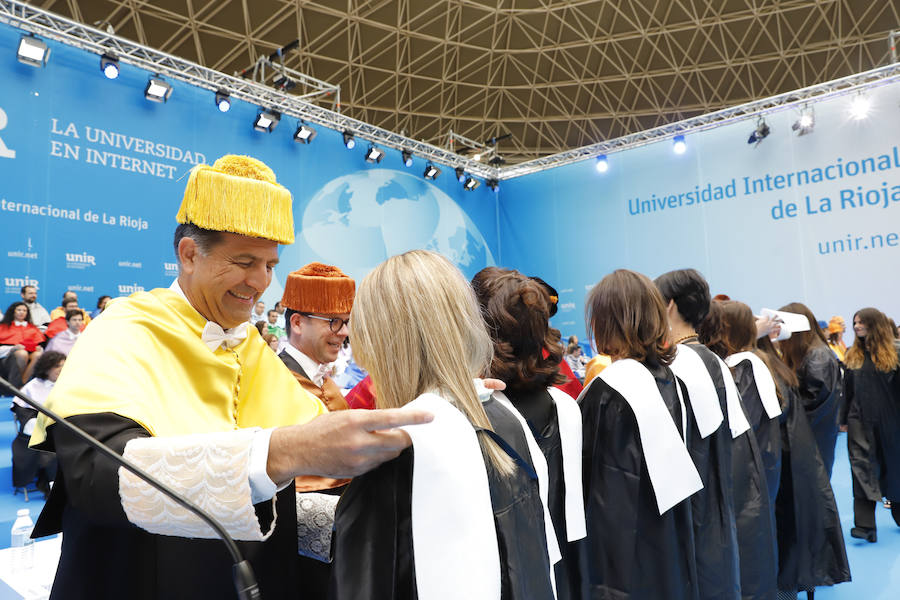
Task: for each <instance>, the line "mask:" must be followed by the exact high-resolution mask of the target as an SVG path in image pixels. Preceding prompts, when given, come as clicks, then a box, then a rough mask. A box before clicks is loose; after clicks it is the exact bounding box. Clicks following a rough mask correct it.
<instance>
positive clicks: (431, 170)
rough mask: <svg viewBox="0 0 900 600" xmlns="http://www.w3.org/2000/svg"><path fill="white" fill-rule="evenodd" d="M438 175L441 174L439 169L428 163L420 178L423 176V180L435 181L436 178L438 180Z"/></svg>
mask: <svg viewBox="0 0 900 600" xmlns="http://www.w3.org/2000/svg"><path fill="white" fill-rule="evenodd" d="M440 174H441V170H440V169H438V168H437V167H436V166H434V165H433V164H431V163H428V164H427V165H425V172H424V173H422V176H423V177H424V178H425V179H437V178H438V175H440Z"/></svg>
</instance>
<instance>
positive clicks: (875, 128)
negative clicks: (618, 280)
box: [500, 84, 900, 343]
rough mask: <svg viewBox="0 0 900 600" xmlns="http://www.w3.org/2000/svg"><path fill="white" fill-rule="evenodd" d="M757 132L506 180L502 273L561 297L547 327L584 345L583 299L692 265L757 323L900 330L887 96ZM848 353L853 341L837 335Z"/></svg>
mask: <svg viewBox="0 0 900 600" xmlns="http://www.w3.org/2000/svg"><path fill="white" fill-rule="evenodd" d="M861 97H862V98H863V99H864V100H866V101H868V102H869V104H870V111H869V113H868V116H866V117H865V118H860V119H857V118H854V116H853V113H852V107H853V106H854V105H855V104H856V103H858V102H860V96H859V95H853V96H845V97H842V98H835V99H832V100H828V101H824V102H820V103H817V104H815V105H814V106H811V107H810V108H811V109H813V110H814V111H815V125H814V128H813V129H812V131H810V132H809V133H806V134H804V135H802V136H801V135H797V132H796V131H795V130H794V129H793V128H792V126H793V125H794V123H795V122H796V121H797V120H798V118H799V116H800V114H799V109H797V110H794V109H791V110H785V111H782V112H779V113H776V114H773V115H770V116H767V117H766V119H765V120H766V122H767V124H768V125H769V127H770V130H771V133H770V135H769V136H768V137H766V138H765V139H763V140H762V141H761V143H759V144H758V145H757V144H748V138H749V136H750V134H751V133H752V132H753V131H754V130H755V129H756V126H757V122H756V120H755V119H752V120H747V121H742V122H739V123H735V124H730V125H727V126H723V127H719V128H717V129H713V130H710V131H706V132H703V133H697V134H694V135H690V136H688V137H687V140H686V141H687V145H688V149H687V151H686V152H685V153H684V154H681V155H677V154H675V153H673V151H672V141H671V140H667V141H662V142H658V143H655V144H652V145H648V146H645V147H641V148H636V149H633V150H628V151H624V152H620V153H616V154H612V155H610V156H609V170H608V171H607V172H606V173H598V172H597V171H596V169H595V161H593V160H590V161H584V162H581V163H577V164H573V165H568V166H565V167H560V168H557V169H553V170H549V171H544V172H542V173H537V174H534V175H531V176H527V177H523V178H519V179H515V180H512V181H507V182H504V187H503V191H504V198H510V197H513V198H515V202H503V203H502V204H501V207H500V231H501V247H502V249H503V253H502V256H501V260H502V262H503V263H504V264H506V265H510V266H513V267H515V268H518V269H521V270H522V271H524V272H526V273H529V274H532V275H541V276H542V277H544V278H545V279H546V280H547V281H549V282H550V283H552V284H553V285H555V286H556V287H557V288H558V289H559V291H560V312H559V314H558V315H557V316H556V317H555V318H554V324H555V325H556V326H557V327H558V328H559V329H560V330H561V331H562V332H563V334H564V335H566V336H567V335H570V334H575V335H578V336H579V337H582V336H584V335H585V333H586V331H585V324H584V299H585V296H586V294H587V292H588V291H589V290H590V289H591V288H592V287H593V286H594V284H596V283H597V282H598V281H599V280H600V279H601V278H603V276H604V275H606V274H607V273H609V272H611V271H613V270H614V269H618V268H627V269H633V270H636V271H640V272H642V273H644V274H646V275H648V276H649V277H651V278H653V277H656V276H658V275H660V274H662V273H664V272H666V271H669V270H671V269H679V268H687V267H693V268H696V269H698V270H699V271H700V272H702V273H703V274H704V275H705V276H706V278H707V279H708V280H709V282H710V287H711V288H712V293H713V294H717V293H724V294H727V295H729V296H731V297H732V298H734V299H737V300H741V301H744V302H746V303H747V304H749V305H750V306H751V308H753V310H754V311H759V310H760V309H761V308H763V307H767V308H778V307H780V306H782V305H784V304H787V303H788V302H793V301H800V302H804V303H805V304H807V305H808V306H809V307H810V308H811V309H812V311H813V313H814V314H815V315H816V316H817V318H818V319H820V320H826V321H827V320H828V319H829V318H830V317H831V316H832V315H842V316H843V317H844V318H845V319H846V320H847V322H848V324H849V323H850V319H851V317H852V315H853V313H854V312H856V311H857V310H859V309H860V308H863V307H866V306H875V307H876V308H879V309H880V310H882V311H884V312H885V313H886V314H887V315H888V316H889V317H893V318H894V319H895V320H898V318H900V281H898V279H897V277H896V276H894V270H895V268H894V266H895V265H896V264H897V262H898V259H900V151H898V146H900V110H898V100H900V85H898V84H893V85H886V86H884V87H880V88H877V89H873V90H869V91H867V92H865V93H864V94H863V95H862V96H861ZM846 341H847V342H848V343H850V342H851V341H852V332H849V331H848V332H847V334H846Z"/></svg>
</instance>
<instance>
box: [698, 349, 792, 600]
mask: <svg viewBox="0 0 900 600" xmlns="http://www.w3.org/2000/svg"><path fill="white" fill-rule="evenodd" d="M701 356H703V355H701ZM704 363H706V365H707V368H710V365H709V363H707V362H706V357H704ZM710 374H711V375H712V376H713V382H714V383H715V385H716V390H719V389H720V387H721V388H723V389H724V386H725V381H724V379H723V377H722V371H721V368H719V367H718V365H716V368H714V369H711V370H710ZM741 410H743V411H744V415H745V416H746V414H747V410H746V409H745V408H744V404H743V400H741ZM748 420H749V419H748ZM731 469H732V471H731V473H732V482H733V485H734V487H733V493H734V516H735V524H736V526H737V538H738V554H739V557H740V578H741V580H740V581H741V598H742V599H743V600H774V599H775V598H776V596H777V593H778V590H777V586H776V579H777V575H778V556H777V555H778V547H777V541H776V538H775V507H774V506H773V504H772V502H771V501H770V500H769V488H768V486H767V484H766V477H765V471H766V470H765V466H764V465H763V461H762V457H761V456H760V452H759V445H758V444H757V441H756V435H755V434H754V433H753V430H752V429H750V430H748V431H746V432H744V433H742V434H741V435H739V436H738V437H736V438H734V439H733V440H732V447H731Z"/></svg>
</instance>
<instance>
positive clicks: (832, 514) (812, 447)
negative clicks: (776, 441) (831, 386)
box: [775, 380, 850, 591]
mask: <svg viewBox="0 0 900 600" xmlns="http://www.w3.org/2000/svg"><path fill="white" fill-rule="evenodd" d="M777 384H778V388H779V393H780V395H781V397H782V410H783V413H782V414H783V416H784V418H783V419H782V420H781V435H782V467H781V485H780V487H779V489H778V497H777V499H776V501H775V522H776V529H777V532H778V588H779V589H781V590H785V591H802V590H807V589H811V588H813V587H816V586H823V585H834V584H835V583H841V582H844V581H850V565H849V563H848V561H847V552H846V549H845V547H844V536H843V532H842V530H841V522H840V516H839V515H838V510H837V504H836V503H835V500H834V492H833V491H832V489H831V482H830V478H829V476H828V473H827V471H826V469H825V464H824V462H823V461H822V458H821V456H820V454H819V450H818V447H817V445H816V439H815V436H814V435H813V431H812V429H811V428H810V426H809V421H808V419H807V415H806V411H805V410H804V409H803V405H802V403H801V401H800V395H799V392H798V391H797V390H796V389H795V388H793V387H791V386H788V385H786V384H785V383H784V382H782V381H780V380H779V381H778V382H777Z"/></svg>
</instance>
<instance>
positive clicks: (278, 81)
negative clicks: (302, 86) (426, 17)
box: [272, 75, 297, 91]
mask: <svg viewBox="0 0 900 600" xmlns="http://www.w3.org/2000/svg"><path fill="white" fill-rule="evenodd" d="M272 85H274V86H275V87H277V88H278V89H279V90H284V91H288V90H292V89H294V88H295V87H297V82H296V81H294V80H293V79H291V78H290V77H288V76H287V75H279V76H278V77H276V78H275V81H273V82H272Z"/></svg>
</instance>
